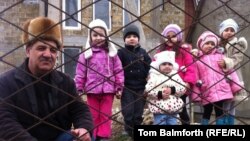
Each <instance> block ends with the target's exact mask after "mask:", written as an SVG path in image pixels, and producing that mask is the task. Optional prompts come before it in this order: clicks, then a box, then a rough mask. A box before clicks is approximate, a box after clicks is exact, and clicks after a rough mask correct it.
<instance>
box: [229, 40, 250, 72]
mask: <svg viewBox="0 0 250 141" xmlns="http://www.w3.org/2000/svg"><path fill="white" fill-rule="evenodd" d="M233 47H234V48H235V49H234V52H233V54H232V56H228V57H224V60H225V63H226V69H227V70H230V69H233V68H234V67H235V66H237V65H238V64H240V63H241V62H242V61H243V58H244V54H243V53H245V52H246V50H247V48H248V44H247V41H246V39H245V38H244V37H240V38H239V40H238V42H237V43H236V44H234V45H233Z"/></svg>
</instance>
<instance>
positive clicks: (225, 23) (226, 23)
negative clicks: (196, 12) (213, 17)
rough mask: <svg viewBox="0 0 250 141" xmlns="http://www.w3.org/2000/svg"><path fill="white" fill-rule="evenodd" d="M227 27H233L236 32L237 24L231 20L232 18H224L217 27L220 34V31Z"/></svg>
mask: <svg viewBox="0 0 250 141" xmlns="http://www.w3.org/2000/svg"><path fill="white" fill-rule="evenodd" d="M229 27H232V28H233V29H234V31H235V33H236V32H238V29H239V26H238V24H237V23H236V22H235V20H233V19H226V20H224V21H223V22H222V23H221V24H220V27H219V28H220V29H219V31H220V35H221V34H222V32H223V31H224V30H225V29H226V28H229Z"/></svg>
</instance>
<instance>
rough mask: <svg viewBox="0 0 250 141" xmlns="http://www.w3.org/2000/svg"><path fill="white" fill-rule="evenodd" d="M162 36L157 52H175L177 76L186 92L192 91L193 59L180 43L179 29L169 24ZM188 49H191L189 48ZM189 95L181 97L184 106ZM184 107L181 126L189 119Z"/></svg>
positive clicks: (180, 33)
mask: <svg viewBox="0 0 250 141" xmlns="http://www.w3.org/2000/svg"><path fill="white" fill-rule="evenodd" d="M162 36H164V38H162V39H161V46H160V48H159V50H158V52H161V51H165V50H169V51H174V52H175V55H176V56H175V60H176V63H177V64H178V65H179V67H180V69H179V70H178V74H179V75H180V77H181V78H182V80H183V81H184V82H185V83H186V87H187V90H190V89H192V86H193V85H194V84H195V82H196V78H195V68H194V66H193V65H192V64H193V58H192V55H191V53H190V52H189V50H190V49H186V48H184V47H182V46H183V43H182V31H181V28H180V27H179V26H178V25H176V24H169V25H168V26H166V27H165V29H164V30H163V32H162ZM188 48H191V47H190V46H189V47H188ZM166 57H167V56H166ZM189 93H190V91H187V92H186V94H184V95H182V96H181V99H182V100H183V102H184V103H185V104H186V97H187V95H188V94H189ZM185 106H186V105H185ZM185 106H184V107H183V110H182V112H181V113H180V118H181V122H182V125H189V124H190V119H189V115H188V113H187V109H186V107H185Z"/></svg>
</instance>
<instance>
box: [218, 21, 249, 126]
mask: <svg viewBox="0 0 250 141" xmlns="http://www.w3.org/2000/svg"><path fill="white" fill-rule="evenodd" d="M238 29H239V26H238V24H237V23H236V22H235V21H234V20H233V19H227V20H224V21H223V22H222V23H221V24H220V29H219V32H220V36H221V37H222V40H221V42H220V47H222V48H223V49H224V50H225V55H226V57H227V58H226V59H224V60H220V61H219V62H218V64H219V66H220V67H221V68H227V69H232V68H233V69H236V70H234V71H236V72H237V74H238V76H239V79H240V81H241V82H240V83H239V84H238V85H242V86H243V87H244V82H243V78H242V74H241V69H240V68H239V67H240V63H241V62H242V61H243V57H244V53H245V52H246V50H247V47H248V46H247V41H246V39H245V38H244V37H240V38H239V39H238V38H237V37H235V34H236V33H237V32H238ZM243 92H245V90H244V89H243V90H242V91H240V92H239V93H243ZM223 108H224V110H225V111H227V118H225V124H228V125H234V116H235V101H234V100H230V101H226V102H225V103H224V105H223Z"/></svg>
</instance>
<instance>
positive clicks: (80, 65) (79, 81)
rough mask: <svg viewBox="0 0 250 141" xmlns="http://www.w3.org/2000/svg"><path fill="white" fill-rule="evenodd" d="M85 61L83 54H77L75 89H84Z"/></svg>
mask: <svg viewBox="0 0 250 141" xmlns="http://www.w3.org/2000/svg"><path fill="white" fill-rule="evenodd" d="M86 68H87V63H86V60H85V58H84V54H83V53H82V54H81V55H80V56H79V59H78V62H77V66H76V75H75V79H74V81H75V83H76V89H77V90H78V91H84V86H85V83H86V79H87V76H86V75H87V69H86Z"/></svg>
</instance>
